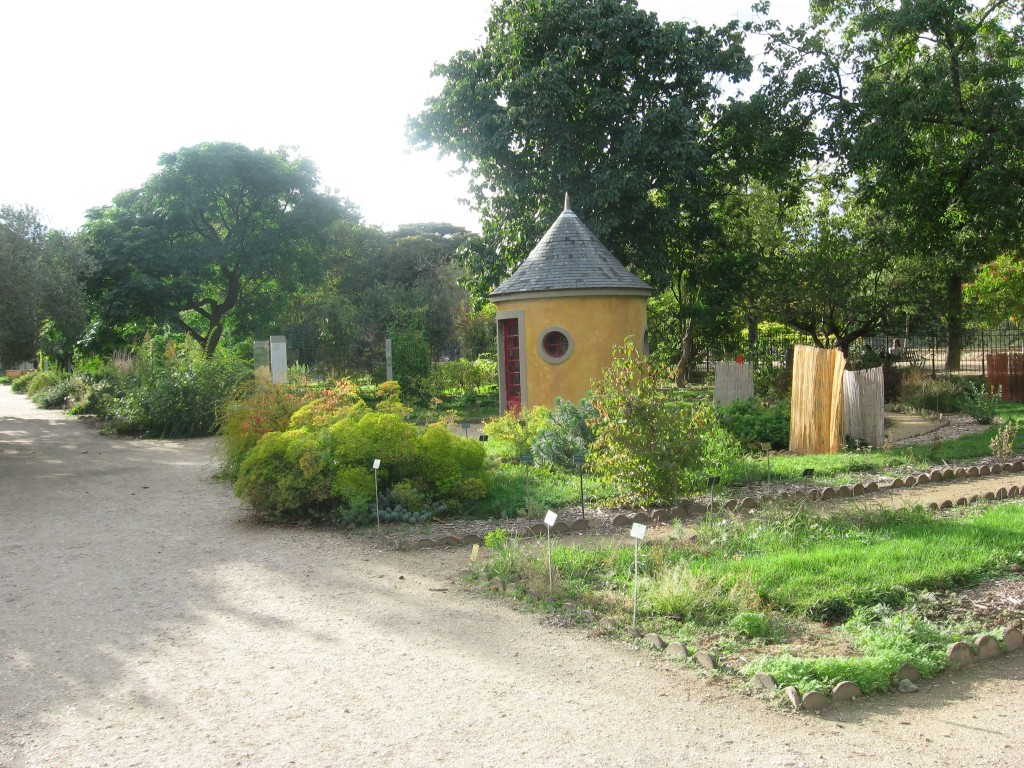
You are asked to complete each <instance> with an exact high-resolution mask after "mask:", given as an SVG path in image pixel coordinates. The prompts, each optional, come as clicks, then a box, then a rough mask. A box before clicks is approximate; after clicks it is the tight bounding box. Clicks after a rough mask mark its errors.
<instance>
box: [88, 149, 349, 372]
mask: <svg viewBox="0 0 1024 768" xmlns="http://www.w3.org/2000/svg"><path fill="white" fill-rule="evenodd" d="M159 164H160V166H161V170H160V171H158V172H157V173H156V174H155V175H154V176H152V177H151V178H150V179H149V180H148V181H147V182H146V183H145V184H144V185H143V186H142V187H140V188H138V189H133V190H129V191H127V192H122V193H121V194H119V195H118V196H117V197H116V198H114V201H113V203H112V204H111V205H109V206H106V207H104V208H99V209H94V210H92V211H90V212H89V215H88V221H87V223H86V228H85V230H86V233H87V234H88V237H89V240H90V251H91V253H92V254H93V256H94V257H95V259H96V265H97V269H96V272H95V274H94V276H93V279H92V280H91V289H92V290H93V292H94V293H95V295H96V296H97V299H98V305H99V306H100V308H101V311H102V312H103V313H104V315H105V317H106V318H107V319H108V320H109V321H111V322H115V323H116V322H123V321H128V320H134V321H139V320H143V321H150V322H157V323H170V324H171V325H172V326H174V327H176V328H178V329H179V330H181V331H184V332H185V333H187V334H188V335H189V336H191V337H192V338H194V339H195V340H196V341H198V342H199V343H200V344H201V345H202V346H203V348H204V349H205V350H206V352H207V354H212V353H213V352H214V350H215V349H216V347H217V345H218V343H219V342H220V340H221V337H222V336H223V334H224V331H225V328H226V327H227V325H228V323H229V322H230V320H231V318H232V315H233V314H237V313H238V312H239V311H240V310H241V311H247V312H250V313H251V312H252V311H253V310H254V305H255V303H256V302H258V301H266V300H272V299H273V297H274V296H276V295H280V294H281V293H287V292H289V291H291V290H294V289H295V287H296V286H297V285H299V284H300V283H301V282H302V281H304V280H306V281H308V280H311V279H312V278H313V277H314V276H315V275H316V274H318V271H319V269H320V267H321V256H322V254H323V252H324V249H325V248H326V246H327V244H328V243H329V231H330V227H331V225H332V224H333V223H334V222H336V221H337V220H338V219H339V218H340V217H341V216H342V214H343V208H342V205H341V203H340V201H339V200H338V199H337V198H335V197H333V196H331V195H329V194H325V193H324V192H322V191H320V189H319V179H318V175H317V171H316V168H315V167H314V166H313V164H312V163H310V162H309V161H307V160H303V159H296V158H293V157H291V156H290V155H289V154H288V153H287V152H286V151H284V150H280V151H277V152H268V151H265V150H251V149H249V148H247V147H244V146H241V145H239V144H229V143H208V144H198V145H196V146H194V147H188V148H184V149H180V150H178V151H177V152H171V153H168V154H165V155H162V156H161V157H160V160H159ZM348 213H349V215H350V216H354V215H355V214H354V213H352V212H351V211H349V212H348Z"/></svg>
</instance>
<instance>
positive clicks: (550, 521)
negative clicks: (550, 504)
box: [544, 509, 558, 528]
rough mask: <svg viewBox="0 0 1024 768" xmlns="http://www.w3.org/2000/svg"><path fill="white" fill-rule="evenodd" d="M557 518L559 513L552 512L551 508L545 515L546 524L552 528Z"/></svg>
mask: <svg viewBox="0 0 1024 768" xmlns="http://www.w3.org/2000/svg"><path fill="white" fill-rule="evenodd" d="M557 519H558V515H556V514H555V513H554V512H552V511H551V510H550V509H549V510H548V513H547V514H546V515H544V525H546V526H547V527H548V528H550V527H551V526H553V525H554V524H555V520H557Z"/></svg>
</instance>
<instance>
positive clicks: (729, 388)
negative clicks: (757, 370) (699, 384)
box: [715, 362, 754, 405]
mask: <svg viewBox="0 0 1024 768" xmlns="http://www.w3.org/2000/svg"><path fill="white" fill-rule="evenodd" d="M753 396H754V366H753V365H752V364H751V363H730V362H719V363H715V405H728V404H729V403H731V402H732V401H733V400H746V399H748V398H751V397H753Z"/></svg>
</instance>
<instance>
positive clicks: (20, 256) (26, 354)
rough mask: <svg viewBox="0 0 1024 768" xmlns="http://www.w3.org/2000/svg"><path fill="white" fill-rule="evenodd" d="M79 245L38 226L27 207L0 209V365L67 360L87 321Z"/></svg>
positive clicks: (71, 237) (76, 239)
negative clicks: (39, 357)
mask: <svg viewBox="0 0 1024 768" xmlns="http://www.w3.org/2000/svg"><path fill="white" fill-rule="evenodd" d="M89 269H90V261H89V259H88V258H87V257H86V255H85V253H84V248H83V245H82V242H81V239H80V238H79V237H78V236H76V235H68V234H66V233H64V232H60V231H57V230H50V229H48V228H47V227H46V225H45V224H43V223H42V220H41V218H40V215H39V213H38V212H37V211H36V210H34V209H32V208H29V207H24V208H13V207H11V206H2V207H0V274H3V276H4V277H3V280H0V360H2V361H3V362H4V363H10V364H13V363H15V362H19V361H22V360H26V359H29V358H31V357H34V356H35V354H36V352H37V351H39V349H40V347H41V346H42V347H43V350H44V351H45V352H46V353H47V354H50V355H53V356H57V357H61V358H65V357H67V356H69V355H70V354H71V351H72V348H73V345H74V342H75V341H76V340H77V339H78V337H79V335H80V333H81V332H82V330H83V329H84V326H85V324H86V321H87V320H88V305H87V302H86V297H85V294H84V290H83V284H82V283H83V280H84V279H85V277H86V275H87V274H88V272H89Z"/></svg>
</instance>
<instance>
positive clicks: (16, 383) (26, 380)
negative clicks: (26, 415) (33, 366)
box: [11, 371, 40, 395]
mask: <svg viewBox="0 0 1024 768" xmlns="http://www.w3.org/2000/svg"><path fill="white" fill-rule="evenodd" d="M39 373H40V372H39V371H31V372H29V373H23V374H22V375H21V376H19V377H18V378H16V379H14V380H13V381H11V392H17V393H18V394H19V395H24V394H27V393H28V388H29V385H31V384H32V380H33V379H34V378H35V377H36V376H38V375H39Z"/></svg>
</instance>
